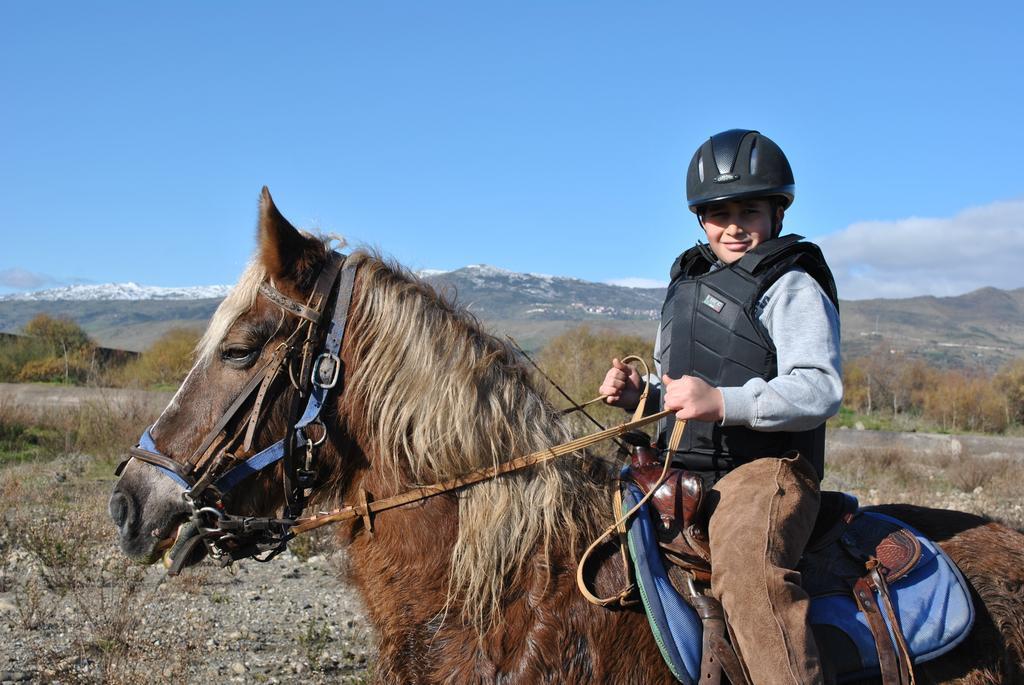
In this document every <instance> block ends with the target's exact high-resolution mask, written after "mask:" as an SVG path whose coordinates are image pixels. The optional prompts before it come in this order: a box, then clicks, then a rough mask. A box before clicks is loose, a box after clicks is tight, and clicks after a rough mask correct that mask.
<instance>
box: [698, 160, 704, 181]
mask: <svg viewBox="0 0 1024 685" xmlns="http://www.w3.org/2000/svg"><path fill="white" fill-rule="evenodd" d="M697 175H698V176H700V182H701V183H703V182H704V156H703V155H702V156H701V158H700V159H698V160H697Z"/></svg>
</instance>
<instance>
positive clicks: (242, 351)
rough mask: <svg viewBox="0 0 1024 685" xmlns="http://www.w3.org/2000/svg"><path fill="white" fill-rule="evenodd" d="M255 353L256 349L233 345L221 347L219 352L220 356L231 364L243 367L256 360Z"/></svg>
mask: <svg viewBox="0 0 1024 685" xmlns="http://www.w3.org/2000/svg"><path fill="white" fill-rule="evenodd" d="M257 353H258V350H253V349H251V348H248V347H241V346H239V345H233V346H231V347H226V348H224V349H222V350H221V352H220V358H221V360H223V361H225V362H227V363H228V364H230V365H232V366H237V367H240V368H244V367H246V366H249V365H250V364H252V363H253V362H254V361H255V360H256V355H257Z"/></svg>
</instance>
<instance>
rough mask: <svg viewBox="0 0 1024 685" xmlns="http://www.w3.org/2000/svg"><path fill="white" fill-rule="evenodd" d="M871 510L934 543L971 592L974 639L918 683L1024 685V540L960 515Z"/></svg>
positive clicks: (905, 508)
mask: <svg viewBox="0 0 1024 685" xmlns="http://www.w3.org/2000/svg"><path fill="white" fill-rule="evenodd" d="M871 509H872V510H874V511H879V512H881V513H884V514H889V515H891V516H894V517H895V518H898V519H899V520H901V521H905V522H906V523H908V524H910V525H911V526H913V527H914V528H916V529H918V530H919V531H921V532H922V533H924V534H925V535H926V536H927V537H929V538H931V539H932V540H935V541H936V542H937V543H938V544H939V546H940V547H942V550H943V551H944V552H945V553H946V554H947V555H949V557H950V558H951V559H952V560H953V561H954V562H955V563H956V565H957V566H958V567H959V568H960V570H961V571H962V572H963V574H964V577H965V578H966V579H967V581H968V582H969V583H970V585H971V587H972V590H973V595H974V606H975V622H974V629H973V630H972V631H971V634H970V636H968V638H967V640H965V641H964V643H963V644H962V645H961V646H959V647H957V648H956V649H954V650H953V651H952V652H950V653H949V654H947V655H946V656H943V657H940V658H939V659H936V660H934V661H931V662H929V663H927V664H921V665H920V666H917V667H915V669H914V670H915V673H916V674H917V676H918V682H920V683H963V684H964V685H973V684H975V683H978V684H979V685H980V684H981V683H986V684H988V683H1007V684H1009V683H1022V682H1024V535H1022V534H1021V533H1019V532H1017V531H1015V530H1012V529H1010V528H1008V527H1006V526H1003V525H1000V524H998V523H994V522H992V521H989V520H988V519H985V518H982V517H980V516H975V515H973V514H966V513H964V512H959V511H950V510H947V509H928V508H925V507H917V506H912V505H902V504H893V505H885V506H880V507H871Z"/></svg>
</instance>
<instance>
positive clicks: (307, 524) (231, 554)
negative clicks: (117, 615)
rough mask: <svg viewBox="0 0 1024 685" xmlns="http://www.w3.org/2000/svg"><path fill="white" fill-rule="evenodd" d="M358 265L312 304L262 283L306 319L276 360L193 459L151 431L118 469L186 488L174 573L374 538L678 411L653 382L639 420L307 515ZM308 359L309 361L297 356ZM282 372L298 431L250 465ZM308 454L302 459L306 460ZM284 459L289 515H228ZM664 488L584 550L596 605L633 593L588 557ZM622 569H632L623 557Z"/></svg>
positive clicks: (328, 272) (333, 263)
mask: <svg viewBox="0 0 1024 685" xmlns="http://www.w3.org/2000/svg"><path fill="white" fill-rule="evenodd" d="M357 268H358V267H357V266H353V265H348V264H346V257H345V256H344V255H341V254H339V253H337V252H331V257H330V260H329V262H328V264H327V265H326V266H325V267H324V269H323V270H322V271H321V273H320V275H319V277H318V278H317V282H316V285H315V286H314V288H313V292H312V294H311V295H310V296H309V300H308V301H307V302H306V304H302V303H299V302H296V301H295V300H293V299H291V298H290V297H288V296H286V295H284V294H283V293H281V292H280V291H279V290H277V289H276V288H274V287H273V286H272V285H270V284H269V283H263V284H261V285H260V288H259V293H260V294H261V295H263V296H264V297H266V298H267V299H268V300H270V301H271V302H273V303H274V304H276V305H277V306H279V307H281V309H283V310H284V311H286V312H289V313H291V314H294V315H295V316H297V317H299V318H300V319H302V320H303V323H302V324H300V325H299V326H298V327H297V328H296V329H295V331H294V332H293V333H292V334H291V335H289V337H288V338H287V339H286V340H285V341H284V342H282V343H281V344H280V345H279V346H278V347H277V349H276V350H275V352H274V354H273V355H272V356H271V358H270V360H269V361H268V362H267V363H266V364H264V365H263V366H262V367H261V368H260V369H259V371H257V372H256V373H255V374H254V375H253V376H252V377H251V378H250V379H249V381H248V382H247V383H246V384H245V386H243V388H242V389H241V390H240V391H239V393H238V394H237V395H236V397H235V399H234V401H232V403H231V404H230V405H229V407H228V409H227V410H226V411H225V412H224V413H223V415H222V416H221V418H220V419H219V420H218V421H217V423H216V424H215V425H214V427H213V428H212V429H211V430H210V431H209V432H208V433H207V435H206V437H205V438H204V440H203V441H202V442H201V443H200V447H199V448H197V449H196V450H195V452H193V454H192V455H191V456H190V457H189V458H188V459H187V460H186V461H185V462H178V461H175V460H174V459H171V458H170V457H168V456H166V455H164V454H162V453H160V451H159V450H158V449H157V447H156V444H155V442H154V440H153V437H152V435H151V434H150V431H149V430H146V432H145V433H144V434H143V435H142V438H141V439H140V441H139V444H138V446H136V447H133V448H131V449H130V450H129V455H130V456H129V457H128V458H127V459H125V460H124V461H122V462H121V463H120V465H118V467H117V469H116V471H115V473H116V474H117V475H120V474H121V473H122V471H123V470H124V468H125V466H126V465H127V463H128V461H130V460H131V459H138V460H140V461H143V462H146V463H148V464H150V465H152V466H155V467H156V468H158V469H160V470H161V471H162V472H163V473H164V474H165V475H167V476H168V477H169V478H171V479H172V480H173V481H174V482H175V483H177V484H178V485H179V486H180V487H181V488H182V491H183V492H182V497H183V499H184V501H185V502H186V503H187V504H188V506H189V510H190V517H189V520H188V521H187V522H186V523H184V524H182V526H181V528H180V529H179V532H178V535H177V538H176V539H175V541H174V542H173V544H172V546H171V548H170V551H169V552H168V555H167V556H168V558H169V560H170V563H169V566H168V573H169V574H170V575H176V574H177V573H178V572H179V571H180V570H181V568H182V567H183V566H184V565H185V563H186V562H187V560H188V558H189V557H190V556H191V554H192V552H193V551H194V550H195V548H196V547H197V546H198V545H199V544H200V543H202V544H204V545H205V546H206V549H207V551H208V553H209V554H210V556H211V557H212V558H214V559H218V560H219V561H220V563H221V565H222V566H227V565H228V564H230V563H231V562H233V561H235V560H237V559H244V558H252V559H255V560H256V561H261V562H262V561H269V560H271V559H272V558H274V557H275V556H277V555H278V554H280V553H281V552H283V551H284V550H285V549H287V543H288V541H289V540H290V539H292V538H294V537H295V536H296V535H299V534H302V533H305V532H308V531H311V530H314V529H316V528H319V527H321V526H324V525H327V524H331V523H341V522H344V521H352V520H356V519H360V520H362V522H363V525H364V527H365V529H366V530H367V532H368V533H370V534H371V535H372V533H373V517H374V515H376V514H378V513H380V512H383V511H387V510H389V509H394V508H396V507H400V506H404V505H406V504H411V503H413V502H417V501H420V500H425V499H428V498H430V497H434V496H436V495H441V494H444V493H447V492H452V491H454V490H457V489H460V488H464V487H467V486H469V485H473V484H475V483H480V482H482V481H485V480H490V479H492V478H496V477H498V476H501V475H504V474H507V473H512V472H514V471H519V470H521V469H525V468H529V467H531V466H535V465H537V464H542V463H544V462H547V461H549V460H551V459H554V458H556V457H559V456H563V455H566V454H570V453H572V452H575V451H578V450H581V449H584V448H586V447H589V446H591V445H594V444H596V443H598V442H601V441H603V440H608V439H614V438H616V437H618V436H620V435H623V434H625V433H628V432H629V431H631V430H634V429H637V428H640V427H642V426H646V425H648V424H650V423H653V422H655V421H658V420H659V419H662V418H665V417H667V416H669V415H671V414H673V413H674V412H672V411H671V410H665V411H660V412H657V413H654V414H650V415H648V416H644V415H643V410H644V406H645V404H646V399H647V394H648V387H646V386H645V387H644V390H643V392H642V394H641V397H640V401H639V403H638V405H637V408H636V411H635V412H634V414H633V417H632V419H631V420H629V421H626V422H625V423H622V424H620V425H617V426H613V427H611V428H606V429H603V430H601V431H598V432H596V433H591V434H589V435H586V436H583V437H580V438H576V439H574V440H570V441H568V442H565V443H562V444H560V445H555V446H553V447H549V448H545V449H543V450H538V451H536V452H532V453H530V454H526V455H523V456H521V457H518V458H515V459H512V460H510V461H507V462H503V463H501V464H498V465H496V466H493V467H489V468H482V469H477V470H474V471H470V472H469V473H466V474H463V475H461V476H459V477H457V478H453V479H451V480H448V481H444V482H441V483H434V484H430V485H421V486H418V487H415V488H412V489H410V490H407V491H405V492H403V493H400V494H397V495H394V496H391V497H387V498H384V499H380V500H375V499H374V498H373V496H372V495H371V494H370V493H368V492H367V491H366V490H365V489H364V488H360V489H359V492H358V495H357V497H358V502H357V503H356V504H350V505H345V506H342V507H341V508H339V509H335V510H333V511H328V512H321V513H319V514H315V515H311V516H302V512H303V510H304V509H305V506H306V502H307V499H308V491H309V490H310V489H311V488H313V487H314V485H315V481H316V476H317V472H316V454H317V449H318V448H319V446H320V445H321V444H322V443H323V442H324V441H325V440H326V439H327V432H326V429H325V428H324V426H323V423H322V422H321V420H320V411H321V409H322V408H323V406H324V403H325V402H326V400H327V397H328V395H329V394H330V392H331V391H332V390H333V389H334V388H336V387H338V386H339V385H340V384H341V383H342V381H343V378H342V371H343V369H342V363H341V359H340V356H339V355H340V351H341V344H342V341H343V339H344V335H345V326H346V323H347V319H348V310H349V307H350V305H351V300H352V291H353V289H354V286H355V277H356V270H357ZM332 294H333V295H334V298H333V302H334V307H333V313H332V315H331V318H330V321H329V323H328V325H327V331H326V335H324V334H323V330H322V329H323V328H324V318H325V313H326V311H327V309H328V307H329V306H330V302H331V299H332V298H331V295H332ZM304 330H305V333H306V335H305V340H304V341H303V343H302V344H301V345H298V344H297V343H296V341H297V340H298V337H299V335H300V333H302V332H303V331H304ZM321 337H323V338H324V341H323V343H322V345H319V346H318V345H317V340H318V339H319V338H321ZM300 354H301V356H299V355H300ZM630 360H636V361H639V362H640V363H641V364H643V365H644V367H646V363H645V362H644V361H643V360H642V359H640V358H639V357H627V358H626V359H624V360H623V361H630ZM296 362H298V365H299V369H300V370H299V373H298V376H296V374H295V373H294V371H293V366H294V364H295V363H296ZM283 369H287V375H288V379H289V381H290V382H291V384H292V386H294V387H295V389H296V390H297V391H298V392H297V393H296V399H295V401H294V402H293V406H292V409H291V416H292V420H291V421H289V426H290V427H289V430H288V432H287V434H286V435H285V437H284V438H282V439H281V440H278V441H277V442H275V443H274V444H272V445H270V446H269V447H267V448H266V449H264V450H262V451H260V452H258V453H257V454H255V455H252V456H250V457H248V458H245V459H243V458H239V457H237V456H236V454H235V453H234V452H241V453H247V452H251V445H252V441H253V438H254V436H255V433H256V430H257V429H258V427H259V426H260V425H261V419H262V418H263V417H264V415H263V412H262V409H263V406H264V404H265V403H266V402H267V400H268V398H269V397H270V396H271V392H270V391H271V388H272V387H273V386H274V382H275V381H276V380H277V379H278V377H279V376H280V375H281V373H282V370H283ZM253 398H255V399H253ZM302 399H306V406H305V409H304V410H303V411H302V413H301V414H300V413H299V409H300V404H301V401H302ZM602 399H604V398H603V396H602V397H597V398H595V399H593V400H591V401H589V402H586V403H585V404H584V405H578V406H586V405H588V404H591V403H593V402H597V401H599V400H602ZM250 401H251V403H252V404H251V408H250V409H249V414H248V418H247V420H245V421H242V422H240V424H239V425H237V426H236V428H235V431H234V433H233V434H231V435H229V434H228V433H226V429H227V427H228V426H229V424H231V423H232V421H234V420H235V419H236V418H237V417H238V416H239V414H240V413H242V412H243V411H244V408H245V407H246V406H248V405H249V403H250ZM314 424H317V425H319V429H320V430H321V431H322V433H321V434H320V436H319V437H317V438H311V437H310V436H309V435H308V434H307V429H308V428H309V427H310V426H311V425H314ZM684 425H685V421H680V422H677V423H676V425H675V427H674V430H673V433H672V438H671V440H670V445H669V446H670V449H673V448H674V447H676V446H677V445H678V442H679V437H680V436H681V435H682V427H683V426H684ZM243 428H244V431H243V430H242V429H243ZM236 448H237V449H236ZM300 450H301V451H303V453H302V454H301V455H300V454H299V452H300ZM300 456H301V457H303V458H302V459H301V460H300V458H299V457H300ZM282 460H283V462H284V485H285V494H286V505H285V509H284V512H283V516H282V517H281V518H271V517H251V516H244V517H243V516H233V515H231V514H229V513H227V512H226V511H225V507H224V502H223V499H224V496H225V495H226V494H227V493H228V492H230V491H231V490H232V489H233V488H235V487H236V486H237V485H238V484H239V483H241V482H242V481H243V480H244V479H245V478H247V477H248V476H250V475H253V474H255V473H258V472H260V471H262V470H264V469H266V468H268V467H270V466H272V465H274V464H276V463H277V462H278V461H282ZM669 462H670V460H666V466H665V470H664V471H663V473H662V477H661V479H660V480H659V483H660V481H661V480H664V477H665V475H666V473H667V470H668V463H669ZM656 489H657V487H656V486H655V487H653V488H651V490H650V492H649V493H648V494H647V496H645V497H644V498H643V499H642V500H641V501H640V502H639V503H638V504H637V505H636V506H634V507H633V508H632V509H631V510H630V511H629V512H626V513H625V514H624V515H622V516H621V517H620V518H618V519H617V520H616V521H615V523H613V524H612V525H611V526H610V527H609V528H608V529H607V530H605V531H604V532H603V533H602V534H601V535H600V537H598V538H597V539H596V540H594V542H593V543H592V544H591V545H590V547H589V548H588V549H587V551H586V553H584V555H583V557H582V559H581V561H580V562H579V565H578V567H577V583H578V585H579V587H580V590H581V592H582V593H583V595H584V596H585V597H586V598H587V599H588V600H589V601H591V602H593V603H595V604H600V605H608V604H611V603H613V602H619V603H623V604H625V603H626V602H627V595H629V594H630V592H631V590H632V588H627V589H626V590H624V591H623V592H621V593H619V595H617V596H614V597H609V598H605V599H601V598H598V597H595V596H594V595H593V594H591V593H590V591H589V590H588V589H587V587H586V583H585V582H584V580H583V566H584V563H585V562H586V560H587V558H588V557H589V555H590V553H591V552H592V551H593V550H594V549H595V548H596V547H597V546H598V545H599V544H600V543H601V542H602V541H603V540H604V539H605V538H607V537H608V536H610V535H611V534H613V533H615V532H619V533H620V544H621V535H622V534H623V533H624V530H625V529H624V527H623V524H624V522H625V521H626V520H628V518H629V517H630V516H631V515H632V514H633V513H634V512H635V511H636V510H637V509H639V507H640V506H641V505H642V504H643V503H644V502H646V501H647V499H648V498H649V497H650V496H651V495H652V494H653V493H654V491H655V490H656ZM616 513H618V509H616ZM261 555H262V556H261ZM624 563H626V560H625V559H624ZM627 573H628V567H627Z"/></svg>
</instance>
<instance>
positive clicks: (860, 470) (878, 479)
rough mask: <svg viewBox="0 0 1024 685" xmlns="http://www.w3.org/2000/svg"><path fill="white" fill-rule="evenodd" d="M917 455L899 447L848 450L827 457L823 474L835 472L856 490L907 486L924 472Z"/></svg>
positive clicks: (916, 480)
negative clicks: (848, 480) (878, 486)
mask: <svg viewBox="0 0 1024 685" xmlns="http://www.w3.org/2000/svg"><path fill="white" fill-rule="evenodd" d="M924 466H925V465H924V464H922V463H921V461H920V457H919V455H917V454H915V453H914V452H911V451H909V450H905V449H900V448H898V447H883V448H879V449H859V450H847V451H842V452H837V453H833V454H830V455H829V456H828V461H827V462H826V465H825V472H826V473H829V472H833V471H834V472H836V473H837V474H838V475H839V476H840V477H841V478H843V479H850V480H852V481H853V485H854V486H856V487H861V486H872V487H874V486H877V485H895V486H902V487H905V486H909V485H912V484H914V483H915V482H918V481H919V480H920V479H921V476H922V472H923V470H924Z"/></svg>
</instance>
